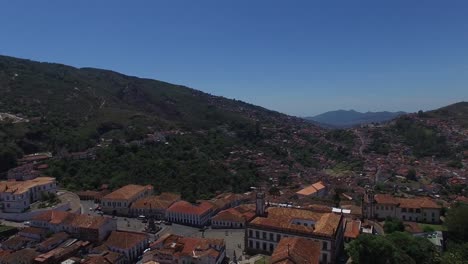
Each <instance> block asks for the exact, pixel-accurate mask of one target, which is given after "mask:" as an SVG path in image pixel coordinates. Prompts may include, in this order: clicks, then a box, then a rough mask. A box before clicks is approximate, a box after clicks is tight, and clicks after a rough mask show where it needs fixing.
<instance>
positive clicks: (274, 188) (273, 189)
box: [268, 186, 281, 196]
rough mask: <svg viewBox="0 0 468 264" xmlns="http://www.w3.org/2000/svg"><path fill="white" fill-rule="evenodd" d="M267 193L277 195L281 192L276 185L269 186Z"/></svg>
mask: <svg viewBox="0 0 468 264" xmlns="http://www.w3.org/2000/svg"><path fill="white" fill-rule="evenodd" d="M268 193H269V194H270V195H275V196H279V195H280V194H281V193H280V189H278V187H276V186H273V187H271V188H270V190H268Z"/></svg>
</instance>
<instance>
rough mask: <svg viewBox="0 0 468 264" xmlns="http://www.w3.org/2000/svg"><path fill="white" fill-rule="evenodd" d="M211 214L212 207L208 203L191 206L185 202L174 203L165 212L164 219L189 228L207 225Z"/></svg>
mask: <svg viewBox="0 0 468 264" xmlns="http://www.w3.org/2000/svg"><path fill="white" fill-rule="evenodd" d="M212 214H213V205H212V204H211V203H209V202H201V203H198V204H191V203H189V202H186V201H178V202H175V203H174V204H173V205H171V207H169V209H167V211H166V219H167V220H168V221H171V222H174V223H180V224H185V225H191V226H205V225H208V224H209V222H210V219H211V216H212Z"/></svg>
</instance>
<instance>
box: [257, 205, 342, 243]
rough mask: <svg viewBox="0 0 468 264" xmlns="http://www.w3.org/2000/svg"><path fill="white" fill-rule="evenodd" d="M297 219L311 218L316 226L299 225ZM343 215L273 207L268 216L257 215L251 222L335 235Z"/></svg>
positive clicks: (271, 226)
mask: <svg viewBox="0 0 468 264" xmlns="http://www.w3.org/2000/svg"><path fill="white" fill-rule="evenodd" d="M295 219H302V220H311V221H314V222H315V227H311V226H303V225H297V224H294V223H293V220H295ZM341 219H342V216H341V215H338V214H334V213H318V212H312V211H308V210H302V209H295V208H278V207H271V208H269V209H268V214H267V216H266V217H256V218H254V219H253V220H252V221H251V222H250V223H249V224H250V225H253V226H259V227H264V228H271V229H279V230H282V231H286V232H287V231H289V232H299V233H303V234H309V235H319V236H328V237H331V236H334V235H335V234H336V231H337V230H338V229H339V228H340V224H341Z"/></svg>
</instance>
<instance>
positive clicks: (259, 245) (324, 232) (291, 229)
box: [245, 207, 344, 263]
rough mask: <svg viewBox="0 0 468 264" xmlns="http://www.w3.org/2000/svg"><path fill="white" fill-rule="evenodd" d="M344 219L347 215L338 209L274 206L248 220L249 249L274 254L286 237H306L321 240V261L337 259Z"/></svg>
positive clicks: (247, 246)
mask: <svg viewBox="0 0 468 264" xmlns="http://www.w3.org/2000/svg"><path fill="white" fill-rule="evenodd" d="M343 221H344V217H343V215H340V214H335V213H319V212H313V211H309V210H303V209H296V208H280V207H270V208H268V211H267V213H266V214H265V215H264V216H257V217H255V218H254V219H253V220H252V221H250V222H249V223H248V224H247V228H246V234H245V240H246V241H245V245H246V251H247V252H248V253H249V254H256V253H262V254H271V253H273V251H274V250H275V248H276V247H277V246H278V243H279V242H280V241H281V239H282V238H285V237H302V238H305V239H311V240H314V241H317V242H318V243H320V245H321V246H320V262H321V263H334V262H335V260H336V258H337V256H338V254H339V253H340V250H341V248H342V245H343V233H344V224H343Z"/></svg>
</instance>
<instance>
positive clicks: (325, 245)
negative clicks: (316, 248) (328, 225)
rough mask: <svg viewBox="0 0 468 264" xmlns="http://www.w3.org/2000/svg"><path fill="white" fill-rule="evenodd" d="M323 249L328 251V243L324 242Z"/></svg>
mask: <svg viewBox="0 0 468 264" xmlns="http://www.w3.org/2000/svg"><path fill="white" fill-rule="evenodd" d="M322 249H323V250H328V243H327V242H326V241H324V242H323V243H322Z"/></svg>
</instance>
